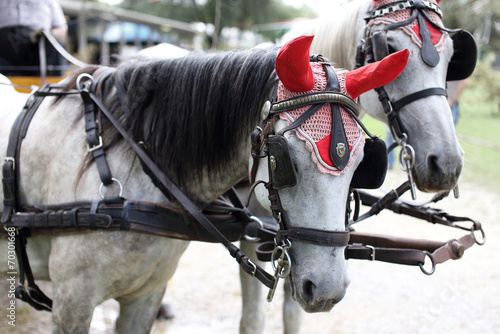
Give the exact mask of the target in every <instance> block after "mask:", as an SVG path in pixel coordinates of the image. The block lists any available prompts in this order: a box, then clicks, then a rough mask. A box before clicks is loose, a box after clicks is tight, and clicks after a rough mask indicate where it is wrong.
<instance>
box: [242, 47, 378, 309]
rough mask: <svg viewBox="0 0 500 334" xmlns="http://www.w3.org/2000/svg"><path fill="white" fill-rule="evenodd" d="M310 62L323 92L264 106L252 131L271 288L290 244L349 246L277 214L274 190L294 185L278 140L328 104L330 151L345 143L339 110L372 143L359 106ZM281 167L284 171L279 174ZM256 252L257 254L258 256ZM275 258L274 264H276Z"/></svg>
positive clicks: (283, 271)
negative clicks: (264, 172)
mask: <svg viewBox="0 0 500 334" xmlns="http://www.w3.org/2000/svg"><path fill="white" fill-rule="evenodd" d="M311 61H319V62H321V63H322V64H323V68H324V70H325V73H327V79H328V82H327V85H326V88H325V91H323V92H315V93H309V94H304V95H299V96H297V97H294V98H291V99H287V100H283V101H278V102H274V103H270V102H266V103H265V104H264V107H263V109H262V118H263V120H264V124H263V126H262V128H261V127H258V128H257V130H255V131H254V133H253V135H252V156H253V158H254V161H253V167H252V173H251V177H250V179H251V180H250V181H251V183H252V188H251V192H252V191H253V189H254V188H255V186H256V185H258V184H261V183H263V184H264V185H265V187H266V188H267V190H268V193H269V201H270V203H271V205H270V209H271V212H272V215H273V217H274V219H275V221H276V222H277V223H278V225H279V229H278V231H277V232H276V236H275V239H274V250H273V253H272V257H271V262H272V263H273V268H274V269H275V279H276V282H275V284H276V283H277V281H278V278H285V277H286V276H288V274H289V272H290V267H291V261H290V257H289V255H288V253H287V251H288V249H289V248H290V247H291V245H292V243H291V241H290V240H292V241H300V242H305V243H309V244H314V245H320V246H326V247H346V246H347V245H348V244H349V238H350V232H349V230H347V229H345V230H342V231H338V230H324V229H316V228H310V227H299V226H295V225H294V224H293V223H292V222H291V219H290V218H289V217H288V214H287V212H286V210H285V209H284V208H283V205H282V202H281V199H280V194H279V190H280V189H283V188H285V187H292V186H295V185H296V175H295V167H294V164H293V161H292V159H291V157H290V152H289V150H288V143H287V141H286V139H285V137H284V134H285V133H286V132H287V131H289V130H293V129H296V128H298V127H299V126H300V125H302V124H303V123H304V122H305V121H306V120H307V119H309V118H310V117H311V116H312V115H314V113H315V112H317V111H318V110H320V109H321V107H322V106H324V105H325V104H330V105H331V110H332V123H336V124H332V134H331V136H332V142H331V143H330V145H331V146H333V147H335V142H338V141H340V142H342V141H345V142H346V143H347V139H346V138H345V136H346V134H345V130H344V128H343V123H342V118H341V116H340V107H342V108H343V109H344V110H345V111H346V112H347V113H348V114H349V115H350V116H351V117H352V118H353V119H354V120H356V122H357V123H358V124H359V125H360V126H361V127H362V129H363V130H364V131H365V132H366V133H367V134H368V136H369V137H371V138H376V137H375V136H373V135H372V134H371V133H370V132H369V131H368V130H367V129H366V128H365V126H364V125H363V123H362V122H361V120H360V119H359V118H358V115H359V106H358V105H357V104H356V102H355V101H354V100H353V99H351V98H350V97H349V96H347V95H344V94H342V93H340V87H339V83H338V79H337V76H336V74H335V71H334V70H333V68H332V66H331V64H330V62H329V61H328V60H327V59H326V58H324V57H322V56H311ZM304 106H310V107H309V108H308V109H307V110H306V111H305V112H304V113H303V114H302V115H301V116H299V117H298V118H297V119H296V120H295V121H293V122H292V123H291V124H289V125H288V126H286V127H284V128H282V129H281V130H279V131H278V132H277V133H275V132H274V129H273V128H274V124H275V123H276V121H277V120H278V119H279V114H281V113H283V112H286V111H289V110H293V109H297V108H300V107H304ZM335 121H336V122H335ZM347 146H348V145H347ZM332 154H333V153H332V151H330V156H331V157H332V161H334V164H335V165H336V166H338V164H336V163H335V161H336V159H335V157H333V156H332ZM346 156H347V160H346V159H344V161H341V162H339V164H341V165H342V166H341V167H340V168H339V169H340V170H341V169H342V168H344V167H345V165H346V164H347V161H348V160H349V157H350V154H346ZM265 157H267V163H268V175H269V181H268V182H264V181H257V180H255V178H256V174H257V168H258V165H259V161H260V159H262V158H265ZM337 161H338V158H337ZM277 165H280V168H278V167H277ZM282 166H285V167H284V168H283V167H282ZM269 248H270V245H269V244H265V243H264V244H261V245H260V246H259V249H260V250H262V249H269ZM259 249H258V250H257V252H259V251H260V250H259ZM278 255H279V259H278V258H277V257H278ZM275 263H277V264H275ZM275 288H276V285H275V286H274V288H272V289H271V291H270V292H269V295H268V301H271V300H272V297H273V294H274V289H275Z"/></svg>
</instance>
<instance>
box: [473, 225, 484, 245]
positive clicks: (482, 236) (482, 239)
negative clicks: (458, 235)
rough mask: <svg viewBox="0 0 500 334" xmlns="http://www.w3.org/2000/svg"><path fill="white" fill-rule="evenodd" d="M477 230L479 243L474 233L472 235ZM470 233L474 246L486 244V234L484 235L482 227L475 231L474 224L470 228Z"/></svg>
mask: <svg viewBox="0 0 500 334" xmlns="http://www.w3.org/2000/svg"><path fill="white" fill-rule="evenodd" d="M477 230H479V231H480V232H481V241H479V240H477V238H476V233H474V232H475V231H477ZM470 231H471V234H472V237H473V238H474V241H475V242H476V244H478V245H479V246H482V245H484V243H485V242H486V234H485V233H484V230H483V227H482V226H479V228H478V229H477V228H476V224H474V225H473V226H472V227H471V229H470Z"/></svg>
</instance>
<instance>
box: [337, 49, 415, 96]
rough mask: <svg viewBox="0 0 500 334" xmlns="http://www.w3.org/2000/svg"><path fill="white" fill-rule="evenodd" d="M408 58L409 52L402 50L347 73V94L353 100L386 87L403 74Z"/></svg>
mask: <svg viewBox="0 0 500 334" xmlns="http://www.w3.org/2000/svg"><path fill="white" fill-rule="evenodd" d="M409 56H410V51H408V49H404V50H402V51H399V52H396V53H393V54H390V55H389V56H387V57H385V58H384V59H382V60H381V61H377V62H375V63H371V64H368V65H366V66H363V67H360V68H358V69H356V70H354V71H350V72H348V73H347V75H346V79H345V86H346V91H347V93H348V94H349V95H350V96H351V97H352V98H353V99H355V98H357V97H358V96H360V95H361V94H363V93H365V92H367V91H369V90H372V89H374V88H377V87H382V86H384V85H387V84H388V83H390V82H391V81H393V80H394V79H396V78H397V77H398V76H399V75H400V74H401V72H403V70H404V69H405V67H406V64H407V63H408V57H409Z"/></svg>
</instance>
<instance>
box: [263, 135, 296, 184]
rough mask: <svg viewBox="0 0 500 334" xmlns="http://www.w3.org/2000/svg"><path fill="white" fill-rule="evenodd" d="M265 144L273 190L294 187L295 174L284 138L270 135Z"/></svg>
mask: <svg viewBox="0 0 500 334" xmlns="http://www.w3.org/2000/svg"><path fill="white" fill-rule="evenodd" d="M267 142H268V150H269V152H268V154H269V165H270V166H269V168H270V171H271V177H272V185H273V188H275V189H282V188H286V187H293V186H295V185H296V184H297V174H296V172H295V166H294V164H293V161H292V157H291V156H290V149H289V147H288V142H287V141H286V139H285V137H283V136H281V135H270V136H269V137H268V139H267Z"/></svg>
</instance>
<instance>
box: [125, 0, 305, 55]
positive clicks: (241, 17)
mask: <svg viewBox="0 0 500 334" xmlns="http://www.w3.org/2000/svg"><path fill="white" fill-rule="evenodd" d="M120 7H123V8H127V9H130V10H134V11H139V12H143V13H148V14H153V15H157V16H161V17H165V18H169V19H174V20H179V21H184V22H203V23H207V24H214V26H215V27H217V29H216V31H215V32H214V35H213V36H218V34H219V33H220V31H221V30H222V29H223V28H224V27H238V28H240V29H250V28H251V27H252V26H254V25H255V24H261V23H270V22H277V21H283V20H289V19H292V18H296V17H306V16H311V15H312V11H311V10H310V9H308V8H307V7H304V8H299V9H297V8H295V7H291V6H287V5H285V4H283V2H282V1H281V0H252V1H248V0H148V1H145V0H124V1H123V2H122V3H121V5H120ZM209 39H210V40H209V42H210V43H209V44H210V45H211V44H212V41H211V38H210V37H209ZM216 44H217V42H216ZM215 46H217V45H215Z"/></svg>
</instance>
